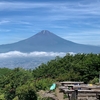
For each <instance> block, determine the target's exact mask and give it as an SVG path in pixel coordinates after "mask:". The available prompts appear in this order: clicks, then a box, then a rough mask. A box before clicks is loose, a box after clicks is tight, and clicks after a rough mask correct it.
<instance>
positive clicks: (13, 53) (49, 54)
mask: <svg viewBox="0 0 100 100" xmlns="http://www.w3.org/2000/svg"><path fill="white" fill-rule="evenodd" d="M71 54H73V53H71ZM65 55H66V53H64V52H43V51H41V52H38V51H35V52H30V53H23V52H20V51H10V52H7V53H0V58H10V57H56V56H61V57H63V56H65Z"/></svg>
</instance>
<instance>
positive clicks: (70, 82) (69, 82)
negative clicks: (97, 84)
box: [60, 81, 84, 84]
mask: <svg viewBox="0 0 100 100" xmlns="http://www.w3.org/2000/svg"><path fill="white" fill-rule="evenodd" d="M60 83H61V84H83V83H84V82H76V81H75V82H74V81H64V82H60Z"/></svg>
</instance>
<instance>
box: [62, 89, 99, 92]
mask: <svg viewBox="0 0 100 100" xmlns="http://www.w3.org/2000/svg"><path fill="white" fill-rule="evenodd" d="M63 91H64V92H66V93H71V92H74V91H75V90H68V89H63ZM78 93H100V90H78Z"/></svg>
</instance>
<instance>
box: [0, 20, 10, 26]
mask: <svg viewBox="0 0 100 100" xmlns="http://www.w3.org/2000/svg"><path fill="white" fill-rule="evenodd" d="M9 22H10V21H8V20H1V21H0V25H1V24H5V23H9Z"/></svg>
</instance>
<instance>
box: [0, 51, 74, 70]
mask: <svg viewBox="0 0 100 100" xmlns="http://www.w3.org/2000/svg"><path fill="white" fill-rule="evenodd" d="M70 54H75V53H73V52H70ZM65 55H66V53H65V52H44V51H41V52H38V51H35V52H30V53H23V52H20V51H10V52H6V53H0V68H3V67H7V68H11V69H12V68H16V67H22V68H24V69H34V68H35V67H38V66H39V65H41V64H42V63H47V62H48V61H50V60H52V59H55V57H56V56H59V57H64V56H65Z"/></svg>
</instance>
